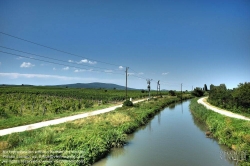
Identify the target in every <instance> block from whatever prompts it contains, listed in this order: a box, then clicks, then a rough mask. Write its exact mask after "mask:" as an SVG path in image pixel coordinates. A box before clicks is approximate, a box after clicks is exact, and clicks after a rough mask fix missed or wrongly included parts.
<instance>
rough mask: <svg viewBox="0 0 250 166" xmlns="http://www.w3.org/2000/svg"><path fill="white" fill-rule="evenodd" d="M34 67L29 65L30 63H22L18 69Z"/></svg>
mask: <svg viewBox="0 0 250 166" xmlns="http://www.w3.org/2000/svg"><path fill="white" fill-rule="evenodd" d="M33 66H35V65H33V64H31V63H30V62H23V63H22V64H21V65H20V67H25V68H28V67H33Z"/></svg>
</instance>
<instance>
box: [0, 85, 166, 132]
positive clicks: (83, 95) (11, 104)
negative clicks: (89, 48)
mask: <svg viewBox="0 0 250 166" xmlns="http://www.w3.org/2000/svg"><path fill="white" fill-rule="evenodd" d="M161 94H162V95H167V94H168V92H161ZM156 95H157V93H156V92H155V91H152V92H151V96H156ZM146 97H148V93H146V92H144V93H143V92H142V91H140V90H129V91H128V98H133V99H141V98H146ZM124 100H125V90H114V89H111V90H110V89H108V90H107V89H82V88H60V87H42V86H16V87H15V86H14V87H0V129H4V128H10V127H14V126H20V125H25V124H31V123H35V122H41V121H46V120H51V119H56V118H60V117H65V116H69V115H75V114H79V113H84V112H89V111H94V110H98V109H102V108H107V107H109V106H111V105H115V104H118V103H122V102H123V101H124Z"/></svg>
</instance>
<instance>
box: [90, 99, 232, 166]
mask: <svg viewBox="0 0 250 166" xmlns="http://www.w3.org/2000/svg"><path fill="white" fill-rule="evenodd" d="M205 131H206V128H205V125H204V124H202V123H200V122H199V121H198V120H196V119H194V118H193V117H192V115H191V113H190V112H189V101H188V102H183V103H182V104H176V105H171V108H170V107H169V108H166V109H164V110H163V111H162V112H160V113H159V114H157V115H156V116H155V117H154V118H153V119H152V120H151V121H150V122H149V123H148V124H147V125H146V126H144V127H142V128H140V129H139V130H137V131H136V132H135V133H134V134H132V135H130V136H131V137H133V138H132V139H129V140H128V142H129V144H128V145H126V146H125V147H123V148H120V149H114V150H113V151H112V153H111V154H110V155H109V156H108V157H107V158H105V159H103V160H102V161H100V162H98V163H96V164H95V166H104V165H108V166H117V165H119V166H127V165H129V166H133V165H134V166H140V165H141V166H151V165H154V166H157V165H159V166H162V165H168V166H176V165H185V166H188V165H190V166H191V165H192V166H195V165H202V166H211V165H224V166H229V165H234V164H233V162H229V161H227V160H223V159H221V158H220V157H221V155H220V154H221V152H222V151H223V150H228V148H226V147H224V146H220V145H218V143H217V142H216V141H215V140H213V139H209V138H206V136H205V133H204V132H205Z"/></svg>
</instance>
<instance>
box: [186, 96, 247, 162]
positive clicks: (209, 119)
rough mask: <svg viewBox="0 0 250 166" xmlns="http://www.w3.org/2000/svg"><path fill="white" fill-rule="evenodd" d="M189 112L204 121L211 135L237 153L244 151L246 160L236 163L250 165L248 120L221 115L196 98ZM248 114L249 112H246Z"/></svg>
mask: <svg viewBox="0 0 250 166" xmlns="http://www.w3.org/2000/svg"><path fill="white" fill-rule="evenodd" d="M190 110H191V113H192V114H193V115H194V117H195V118H196V119H198V120H199V121H201V122H205V123H206V125H207V126H208V129H209V130H210V131H209V132H211V133H212V136H213V137H215V138H217V139H218V141H219V143H220V144H224V145H226V146H228V147H229V148H231V149H233V150H234V151H236V152H238V153H242V152H246V160H245V161H242V162H239V163H238V165H243V166H247V165H248V166H249V165H250V122H249V121H244V120H239V119H234V118H230V117H226V116H223V115H221V114H218V113H216V112H214V111H211V110H207V109H206V108H205V107H204V106H203V105H201V104H198V103H197V98H195V99H192V101H191V104H190ZM248 115H249V114H248Z"/></svg>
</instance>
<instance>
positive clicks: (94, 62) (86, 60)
mask: <svg viewBox="0 0 250 166" xmlns="http://www.w3.org/2000/svg"><path fill="white" fill-rule="evenodd" d="M76 63H78V64H81V63H89V64H91V65H94V64H96V63H97V62H96V61H89V60H88V59H82V60H80V61H79V62H76Z"/></svg>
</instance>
